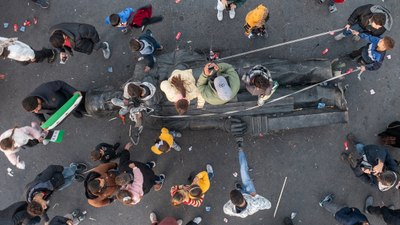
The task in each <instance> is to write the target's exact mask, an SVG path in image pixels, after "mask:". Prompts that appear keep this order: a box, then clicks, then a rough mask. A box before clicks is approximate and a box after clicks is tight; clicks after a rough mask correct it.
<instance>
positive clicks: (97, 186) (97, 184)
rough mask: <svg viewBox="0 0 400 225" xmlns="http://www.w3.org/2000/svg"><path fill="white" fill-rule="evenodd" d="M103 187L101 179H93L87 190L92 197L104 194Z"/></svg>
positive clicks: (104, 185)
mask: <svg viewBox="0 0 400 225" xmlns="http://www.w3.org/2000/svg"><path fill="white" fill-rule="evenodd" d="M105 187H106V181H105V180H104V179H102V178H95V179H93V180H91V181H89V183H88V190H89V191H90V193H92V194H94V195H96V194H101V193H102V192H104V190H105Z"/></svg>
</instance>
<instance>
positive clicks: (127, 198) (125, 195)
mask: <svg viewBox="0 0 400 225" xmlns="http://www.w3.org/2000/svg"><path fill="white" fill-rule="evenodd" d="M117 199H118V201H120V202H122V203H123V204H124V205H129V204H132V202H133V198H132V194H131V193H130V192H129V191H127V190H119V191H118V193H117Z"/></svg>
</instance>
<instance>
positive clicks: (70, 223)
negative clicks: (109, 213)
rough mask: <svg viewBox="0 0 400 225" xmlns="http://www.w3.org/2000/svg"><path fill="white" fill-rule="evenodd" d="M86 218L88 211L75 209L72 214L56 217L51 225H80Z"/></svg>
mask: <svg viewBox="0 0 400 225" xmlns="http://www.w3.org/2000/svg"><path fill="white" fill-rule="evenodd" d="M85 218H86V211H84V212H82V211H81V210H80V209H75V210H74V211H73V212H72V213H71V214H67V215H65V216H55V217H54V218H53V219H52V220H51V221H50V224H49V225H78V224H79V223H80V222H82V221H83V220H84V219H85Z"/></svg>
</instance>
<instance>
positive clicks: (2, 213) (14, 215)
mask: <svg viewBox="0 0 400 225" xmlns="http://www.w3.org/2000/svg"><path fill="white" fill-rule="evenodd" d="M27 206H28V203H27V202H25V201H23V202H16V203H14V204H12V205H10V206H8V207H7V208H5V209H3V210H0V224H1V225H25V224H29V225H34V224H38V223H39V222H40V217H38V216H37V217H32V216H31V215H29V214H28V212H27V211H26V209H27Z"/></svg>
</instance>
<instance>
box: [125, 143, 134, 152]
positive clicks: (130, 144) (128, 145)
mask: <svg viewBox="0 0 400 225" xmlns="http://www.w3.org/2000/svg"><path fill="white" fill-rule="evenodd" d="M132 146H133V143H132V142H128V143H126V145H125V147H124V149H125V150H129V149H130V148H131V147H132Z"/></svg>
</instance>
